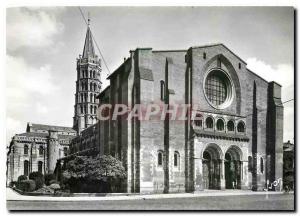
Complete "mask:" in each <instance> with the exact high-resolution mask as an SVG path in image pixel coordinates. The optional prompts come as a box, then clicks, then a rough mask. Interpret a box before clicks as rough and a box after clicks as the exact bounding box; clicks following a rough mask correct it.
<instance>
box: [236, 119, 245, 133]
mask: <svg viewBox="0 0 300 216" xmlns="http://www.w3.org/2000/svg"><path fill="white" fill-rule="evenodd" d="M237 131H238V132H239V133H244V132H245V124H244V122H242V121H240V122H239V123H238V125H237Z"/></svg>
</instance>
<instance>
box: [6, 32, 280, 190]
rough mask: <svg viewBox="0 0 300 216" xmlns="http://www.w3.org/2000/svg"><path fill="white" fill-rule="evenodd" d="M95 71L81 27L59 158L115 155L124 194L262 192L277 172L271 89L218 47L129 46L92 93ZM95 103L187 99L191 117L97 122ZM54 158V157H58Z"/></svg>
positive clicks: (274, 87) (276, 104)
mask: <svg viewBox="0 0 300 216" xmlns="http://www.w3.org/2000/svg"><path fill="white" fill-rule="evenodd" d="M100 73H101V62H100V59H99V58H98V57H97V56H96V55H95V51H94V45H93V40H92V35H91V32H90V29H89V27H88V30H87V35H86V40H85V46H84V52H83V55H82V56H80V57H79V59H77V82H76V94H75V106H74V119H73V122H74V124H73V128H72V130H73V131H75V134H76V136H73V137H71V138H70V139H69V141H68V145H67V146H68V148H69V150H68V155H73V154H80V153H82V152H89V150H94V151H96V152H99V153H100V154H110V155H112V156H114V157H116V158H118V159H119V160H121V161H122V162H123V165H124V167H125V169H126V172H127V179H126V184H125V185H126V188H124V191H126V192H135V193H173V192H191V191H201V190H204V189H249V190H262V189H263V188H266V186H267V182H273V181H275V180H278V179H281V178H282V167H283V106H282V102H281V86H280V85H279V84H277V83H275V82H267V81H266V80H264V79H263V78H261V77H259V76H258V75H256V74H255V73H254V72H252V71H250V70H249V69H247V67H246V63H245V62H244V61H243V60H242V59H241V58H239V57H238V56H237V55H236V54H235V53H233V52H232V51H231V50H230V49H228V48H227V47H226V46H225V45H223V44H213V45H206V46H200V47H190V48H188V49H186V50H153V49H152V48H137V49H136V50H132V51H130V56H129V57H128V58H127V59H125V61H124V63H123V64H121V65H120V67H119V68H118V69H116V70H115V71H114V72H113V73H112V74H111V75H110V76H109V77H108V79H109V81H110V85H109V86H108V87H107V88H105V89H104V90H102V91H101V92H100V90H101V81H100ZM104 104H110V105H111V106H112V108H113V107H114V106H115V105H116V104H124V105H126V106H128V107H134V106H135V105H137V104H140V105H142V106H145V107H147V106H149V105H153V104H160V105H164V106H167V107H168V111H171V110H172V107H174V105H176V104H190V105H192V107H193V108H192V109H190V111H189V112H188V113H189V114H190V116H194V117H196V118H195V119H194V118H187V120H184V121H182V120H172V118H170V116H169V115H168V117H167V118H164V119H163V120H161V119H155V118H153V119H150V120H139V119H138V118H136V117H134V118H132V119H130V120H129V119H127V118H123V117H118V118H117V119H108V120H99V119H98V116H97V115H96V111H97V109H98V111H97V112H98V115H99V113H101V112H100V111H99V108H97V107H99V106H100V107H101V105H104ZM51 134H52V133H50V135H49V134H48V135H47V139H49V140H51V139H50V138H51ZM72 135H73V134H72ZM45 136H46V135H45ZM58 139H59V136H58ZM22 145H23V144H22ZM12 146H13V145H11V147H12ZM49 146H51V144H50V145H49ZM20 148H21V147H20ZM11 149H12V148H11ZM11 152H12V151H11V150H10V153H9V158H11V157H12V155H14V154H12V153H11ZM55 158H56V159H57V160H59V161H62V163H63V158H65V156H61V157H59V156H57V155H56V157H55ZM9 160H11V159H9ZM9 164H10V165H9V166H8V167H10V168H9V170H14V168H11V164H12V163H11V161H9ZM48 170H49V169H48ZM49 171H50V170H49ZM18 174H19V173H18Z"/></svg>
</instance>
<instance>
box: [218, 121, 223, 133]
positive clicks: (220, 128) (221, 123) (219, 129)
mask: <svg viewBox="0 0 300 216" xmlns="http://www.w3.org/2000/svg"><path fill="white" fill-rule="evenodd" d="M217 130H218V131H223V130H224V121H223V120H222V119H218V120H217Z"/></svg>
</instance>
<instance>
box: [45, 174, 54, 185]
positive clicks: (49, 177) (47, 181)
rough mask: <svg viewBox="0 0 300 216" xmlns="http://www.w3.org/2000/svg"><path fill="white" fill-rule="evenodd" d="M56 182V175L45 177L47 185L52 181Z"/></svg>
mask: <svg viewBox="0 0 300 216" xmlns="http://www.w3.org/2000/svg"><path fill="white" fill-rule="evenodd" d="M51 180H55V175H54V174H53V173H50V174H46V175H45V184H46V185H50V181H51Z"/></svg>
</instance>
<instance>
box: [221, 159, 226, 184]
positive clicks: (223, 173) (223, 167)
mask: <svg viewBox="0 0 300 216" xmlns="http://www.w3.org/2000/svg"><path fill="white" fill-rule="evenodd" d="M220 165H221V167H220V183H221V190H225V162H224V160H222V159H220Z"/></svg>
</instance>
